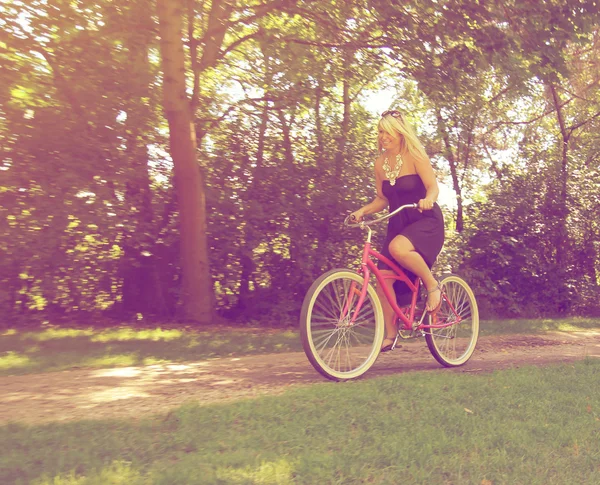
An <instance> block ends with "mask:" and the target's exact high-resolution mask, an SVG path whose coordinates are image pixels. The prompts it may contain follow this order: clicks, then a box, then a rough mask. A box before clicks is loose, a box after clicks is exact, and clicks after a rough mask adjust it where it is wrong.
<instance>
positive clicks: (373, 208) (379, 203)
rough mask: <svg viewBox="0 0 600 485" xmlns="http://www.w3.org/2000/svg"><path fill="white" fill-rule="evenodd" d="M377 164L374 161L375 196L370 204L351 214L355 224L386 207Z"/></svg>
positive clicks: (377, 161) (386, 202) (386, 201)
mask: <svg viewBox="0 0 600 485" xmlns="http://www.w3.org/2000/svg"><path fill="white" fill-rule="evenodd" d="M379 162H380V160H379V159H377V160H376V161H375V187H376V189H377V195H376V196H375V198H374V199H373V200H372V201H371V202H370V203H368V204H367V205H365V206H364V207H361V208H360V209H358V210H357V211H355V212H353V213H352V214H351V217H352V218H353V219H354V220H355V221H357V222H360V221H361V220H362V219H363V217H364V216H366V215H367V214H375V213H376V212H380V211H382V210H383V209H385V208H386V207H387V206H388V200H387V198H386V197H385V195H383V191H382V188H381V186H382V184H383V182H382V178H381V175H380V174H379V170H378V165H379Z"/></svg>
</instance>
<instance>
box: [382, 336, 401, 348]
mask: <svg viewBox="0 0 600 485" xmlns="http://www.w3.org/2000/svg"><path fill="white" fill-rule="evenodd" d="M386 340H387V341H389V342H392V343H391V344H387V345H382V346H381V352H389V351H390V350H393V349H394V348H395V346H396V340H398V337H386V338H384V339H383V343H385V342H386Z"/></svg>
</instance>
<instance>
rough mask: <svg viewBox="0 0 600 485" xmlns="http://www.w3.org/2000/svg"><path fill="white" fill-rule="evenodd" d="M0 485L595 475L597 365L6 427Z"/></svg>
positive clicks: (442, 375)
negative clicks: (149, 415)
mask: <svg viewBox="0 0 600 485" xmlns="http://www.w3.org/2000/svg"><path fill="white" fill-rule="evenodd" d="M0 442H1V443H3V444H4V447H3V448H4V449H3V452H2V455H1V457H0V483H3V484H15V485H17V484H29V483H31V484H37V485H50V484H53V485H57V484H62V485H67V484H68V485H74V484H77V485H84V484H85V485H90V484H98V485H101V484H102V485H104V484H108V483H111V484H128V485H137V484H186V485H193V484H251V483H252V484H254V483H260V484H288V483H289V484H291V483H294V484H363V483H373V484H397V483H407V484H460V485H463V484H477V485H480V484H482V483H483V484H489V483H493V484H494V485H498V484H527V485H536V484H540V485H541V484H544V485H548V484H561V485H562V484H566V483H577V484H596V483H600V361H599V360H592V359H588V360H585V361H582V362H578V363H576V364H573V365H561V366H549V367H546V368H538V367H526V368H520V369H511V370H505V371H498V372H495V373H491V374H481V375H474V374H470V373H469V374H461V373H453V372H448V371H443V370H440V371H438V372H428V373H424V372H418V373H405V374H400V375H396V376H388V377H383V378H378V379H370V380H359V381H353V382H349V383H343V384H340V383H328V382H323V383H322V384H319V385H314V386H311V387H302V388H295V389H292V390H290V391H288V392H286V393H285V394H283V395H281V396H268V397H262V398H259V399H254V400H244V401H239V402H236V403H233V404H226V405H225V404H221V405H211V406H205V407H200V406H197V405H194V404H191V403H190V404H187V405H185V406H183V407H181V408H179V409H178V410H176V411H175V412H172V413H170V414H168V415H166V416H164V417H159V418H154V419H152V420H140V421H137V422H135V421H133V422H132V421H131V420H129V421H116V420H115V421H113V420H110V421H109V420H104V421H86V422H74V423H67V424H52V425H45V426H31V427H27V426H23V425H18V424H11V425H8V426H5V427H3V428H0Z"/></svg>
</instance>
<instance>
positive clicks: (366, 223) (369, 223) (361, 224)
mask: <svg viewBox="0 0 600 485" xmlns="http://www.w3.org/2000/svg"><path fill="white" fill-rule="evenodd" d="M417 207H418V204H406V205H401V206H400V207H398V208H397V209H396V210H395V211H394V212H390V213H389V214H386V215H384V216H382V217H380V218H379V219H373V220H372V221H361V222H355V223H351V222H350V217H352V216H351V215H349V216H348V217H346V219H344V226H346V227H360V228H361V229H364V228H365V227H368V226H372V225H374V224H378V223H380V222H383V221H386V220H388V219H389V218H390V217H393V216H395V215H396V214H398V212H400V211H403V210H404V209H416V208H417Z"/></svg>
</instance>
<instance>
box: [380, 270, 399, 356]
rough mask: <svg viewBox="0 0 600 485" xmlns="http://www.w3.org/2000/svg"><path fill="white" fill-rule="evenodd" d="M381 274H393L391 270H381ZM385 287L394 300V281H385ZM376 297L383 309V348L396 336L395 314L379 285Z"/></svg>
mask: <svg viewBox="0 0 600 485" xmlns="http://www.w3.org/2000/svg"><path fill="white" fill-rule="evenodd" d="M381 274H383V275H391V274H395V273H394V272H393V271H392V270H389V269H383V270H381ZM384 281H385V283H384V284H385V286H386V287H387V289H388V291H389V292H390V294H391V295H392V296H393V297H394V298H395V297H396V293H395V292H394V281H395V280H393V279H386V280H384ZM377 296H379V301H380V302H381V307H382V309H383V321H384V323H385V340H384V341H383V346H382V347H385V346H386V345H390V344H392V343H393V342H394V339H395V338H396V334H397V333H398V326H397V323H396V318H397V317H396V312H395V311H394V309H393V308H392V306H391V305H390V303H389V301H388V299H387V298H386V296H385V293H384V292H383V288H382V287H381V285H377Z"/></svg>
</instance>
